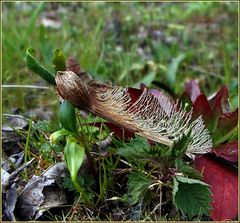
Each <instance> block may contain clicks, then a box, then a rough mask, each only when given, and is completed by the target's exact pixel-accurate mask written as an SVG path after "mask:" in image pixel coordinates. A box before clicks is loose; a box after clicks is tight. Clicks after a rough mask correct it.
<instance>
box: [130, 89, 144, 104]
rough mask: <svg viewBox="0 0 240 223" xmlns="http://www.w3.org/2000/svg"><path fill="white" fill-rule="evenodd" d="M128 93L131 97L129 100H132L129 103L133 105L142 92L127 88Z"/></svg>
mask: <svg viewBox="0 0 240 223" xmlns="http://www.w3.org/2000/svg"><path fill="white" fill-rule="evenodd" d="M128 93H129V94H130V96H131V99H132V100H131V102H132V103H134V102H135V101H137V99H138V98H139V97H140V96H141V94H142V93H143V90H140V89H137V88H132V87H129V88H128Z"/></svg>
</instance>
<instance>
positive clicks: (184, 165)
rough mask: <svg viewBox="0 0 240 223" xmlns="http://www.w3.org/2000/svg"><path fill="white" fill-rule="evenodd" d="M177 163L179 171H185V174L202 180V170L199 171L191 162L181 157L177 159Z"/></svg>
mask: <svg viewBox="0 0 240 223" xmlns="http://www.w3.org/2000/svg"><path fill="white" fill-rule="evenodd" d="M175 165H176V168H177V170H178V171H180V172H181V173H183V174H184V175H185V176H187V177H190V178H194V179H198V180H201V179H202V175H201V173H200V172H198V171H197V170H196V169H195V168H193V167H191V166H190V165H189V164H187V163H185V162H184V161H183V160H181V159H176V160H175Z"/></svg>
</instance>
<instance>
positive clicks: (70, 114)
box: [59, 101, 77, 132]
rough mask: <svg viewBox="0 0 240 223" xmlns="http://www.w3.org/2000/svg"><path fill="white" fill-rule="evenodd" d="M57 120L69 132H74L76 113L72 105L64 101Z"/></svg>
mask: <svg viewBox="0 0 240 223" xmlns="http://www.w3.org/2000/svg"><path fill="white" fill-rule="evenodd" d="M59 121H60V123H61V125H62V127H63V128H65V129H67V130H68V131H71V132H76V131H77V130H76V114H75V108H74V106H73V105H72V104H71V103H70V102H68V101H64V102H63V103H62V104H61V105H60V109H59Z"/></svg>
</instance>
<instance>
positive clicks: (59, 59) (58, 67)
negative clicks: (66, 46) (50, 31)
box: [53, 49, 66, 72]
mask: <svg viewBox="0 0 240 223" xmlns="http://www.w3.org/2000/svg"><path fill="white" fill-rule="evenodd" d="M65 61H66V58H65V56H64V54H63V52H62V51H61V50H59V49H56V50H55V52H54V58H53V68H54V70H55V71H56V72H57V71H65V70H66V63H65Z"/></svg>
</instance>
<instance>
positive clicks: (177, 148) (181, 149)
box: [171, 131, 191, 157]
mask: <svg viewBox="0 0 240 223" xmlns="http://www.w3.org/2000/svg"><path fill="white" fill-rule="evenodd" d="M190 140H191V131H189V132H188V133H187V135H185V134H183V135H182V137H181V138H180V139H179V140H178V141H176V142H174V144H173V145H172V149H171V156H172V157H181V156H183V155H184V154H185V153H186V150H187V147H188V144H189V143H190Z"/></svg>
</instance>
